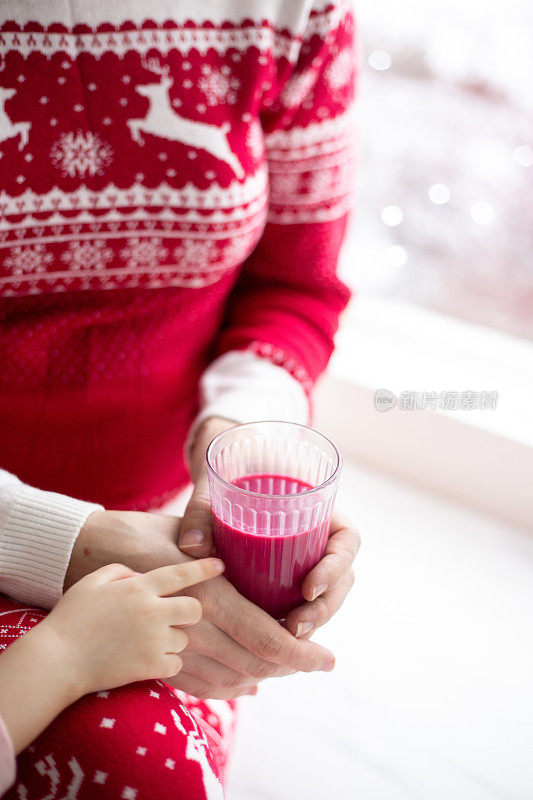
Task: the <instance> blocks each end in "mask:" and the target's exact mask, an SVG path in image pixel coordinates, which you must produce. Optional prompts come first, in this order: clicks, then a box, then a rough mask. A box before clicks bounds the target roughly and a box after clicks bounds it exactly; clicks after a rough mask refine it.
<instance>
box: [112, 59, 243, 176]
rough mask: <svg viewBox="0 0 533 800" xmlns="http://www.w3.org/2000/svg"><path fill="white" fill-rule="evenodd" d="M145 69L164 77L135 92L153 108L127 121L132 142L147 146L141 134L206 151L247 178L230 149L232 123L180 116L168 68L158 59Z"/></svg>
mask: <svg viewBox="0 0 533 800" xmlns="http://www.w3.org/2000/svg"><path fill="white" fill-rule="evenodd" d="M143 66H145V67H146V69H149V70H150V72H153V73H155V74H156V75H160V76H161V80H160V81H159V83H150V84H146V85H141V86H136V87H135V91H136V92H138V93H139V94H140V95H142V96H143V97H147V98H148V100H149V102H150V105H149V106H148V113H147V114H146V115H145V116H144V117H139V118H138V119H130V120H128V123H127V124H128V127H129V129H130V132H131V136H132V139H133V140H134V141H136V142H137V144H140V145H144V137H143V135H142V133H141V131H142V132H143V133H150V134H152V136H159V137H160V138H162V139H170V140H171V141H179V142H182V143H183V144H186V145H189V146H190V147H195V148H198V149H201V150H207V152H208V153H211V155H213V156H214V157H215V158H217V159H218V160H219V161H224V162H225V163H226V164H229V166H230V167H231V168H232V169H233V171H234V172H235V174H236V176H237V177H238V178H243V177H244V170H243V168H242V164H241V163H240V161H239V159H238V158H237V156H236V155H235V153H234V152H233V151H232V149H231V147H230V146H229V142H228V139H227V133H228V131H229V129H230V124H229V122H225V123H224V124H223V125H222V127H220V128H219V127H218V126H217V125H211V124H209V123H206V122H196V121H194V120H191V119H187V118H186V117H182V116H180V115H179V114H178V113H177V112H176V110H175V109H174V108H173V107H172V105H171V103H170V98H169V94H168V93H169V89H170V87H171V86H172V84H173V79H172V78H171V77H170V76H169V70H168V67H167V66H165V67H161V66H160V64H159V63H158V62H157V61H156V59H150V60H149V61H148V62H147V64H144V62H143Z"/></svg>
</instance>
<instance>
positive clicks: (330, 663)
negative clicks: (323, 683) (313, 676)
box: [320, 658, 335, 672]
mask: <svg viewBox="0 0 533 800" xmlns="http://www.w3.org/2000/svg"><path fill="white" fill-rule="evenodd" d="M334 667H335V659H334V658H329V659H328V660H327V661H325V662H324V663H323V664H322V666H321V667H320V669H321V670H322V672H331V670H332V669H334Z"/></svg>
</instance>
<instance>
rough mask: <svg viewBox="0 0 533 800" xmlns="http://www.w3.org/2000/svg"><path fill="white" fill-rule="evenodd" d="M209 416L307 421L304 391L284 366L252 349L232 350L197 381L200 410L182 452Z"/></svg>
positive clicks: (249, 419)
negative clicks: (198, 382) (262, 356)
mask: <svg viewBox="0 0 533 800" xmlns="http://www.w3.org/2000/svg"><path fill="white" fill-rule="evenodd" d="M209 417H223V418H224V419H228V420H231V421H232V422H236V423H242V422H257V421H259V420H284V421H286V422H299V423H301V424H303V425H306V424H308V422H309V401H308V399H307V395H306V394H305V391H304V389H303V387H302V385H301V383H299V381H297V380H296V378H293V377H292V375H291V374H290V373H289V372H287V370H286V369H284V368H283V367H280V366H277V365H276V364H272V362H271V361H268V360H267V359H266V358H261V357H260V356H258V355H256V354H255V353H253V352H252V351H251V350H232V351H230V352H229V353H225V354H224V355H222V356H220V357H219V358H217V359H216V360H215V361H213V362H212V364H210V365H209V367H208V368H207V369H206V370H205V372H204V374H203V375H202V378H201V380H200V411H199V413H198V415H197V417H196V419H195V420H194V422H193V424H192V426H191V428H190V431H189V435H188V437H187V442H186V444H185V453H186V456H187V457H188V453H189V448H190V444H191V443H192V442H193V440H194V434H195V432H196V430H197V429H198V426H199V425H200V424H201V423H202V422H204V420H206V419H208V418H209Z"/></svg>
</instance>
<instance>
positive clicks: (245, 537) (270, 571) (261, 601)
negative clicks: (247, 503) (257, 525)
mask: <svg viewBox="0 0 533 800" xmlns="http://www.w3.org/2000/svg"><path fill="white" fill-rule="evenodd" d="M232 484H233V485H234V486H237V487H239V488H241V489H246V490H247V491H248V492H251V493H253V494H256V493H259V494H261V495H269V496H272V495H277V496H281V495H285V496H286V495H297V494H300V493H305V492H306V491H307V490H309V489H312V488H313V487H312V486H311V484H309V483H306V482H304V481H303V480H300V479H298V478H291V477H287V476H284V475H274V474H255V475H246V476H243V477H241V478H237V479H236V480H234V481H232ZM268 502H269V498H268V497H265V498H264V507H265V509H266V508H267V504H268ZM258 504H259V505H258ZM254 509H255V513H259V514H260V512H261V498H257V497H256V498H255V499H254ZM248 527H249V526H248ZM242 528H246V525H245V524H244V523H242ZM213 529H214V538H215V546H216V550H217V554H218V555H219V556H220V558H222V560H223V561H224V563H225V565H226V572H225V575H226V577H227V578H228V580H229V581H230V582H231V583H232V584H233V585H234V586H235V588H236V589H237V590H238V591H239V592H240V593H241V594H242V595H244V596H245V597H247V598H248V600H251V601H252V602H253V603H255V604H256V605H258V606H260V607H261V608H263V609H264V610H265V611H267V612H268V613H269V614H271V615H272V616H273V617H275V618H276V619H281V618H283V617H285V616H286V614H287V613H288V612H289V611H290V610H291V609H293V608H296V607H297V606H299V605H300V604H301V603H303V602H305V601H304V598H303V596H302V581H303V579H304V578H305V576H306V575H307V573H308V572H309V571H310V570H311V569H312V568H313V567H314V566H315V565H316V564H317V563H318V562H319V561H320V559H321V558H322V556H323V554H324V550H325V549H326V543H327V539H328V533H329V518H323V519H320V521H319V523H318V525H316V527H311V528H308V529H307V530H305V529H304V530H301V531H298V532H295V533H291V532H287V531H283V530H282V531H278V532H276V529H275V524H274V526H273V528H272V529H271V530H270V531H267V532H255V531H253V530H245V529H241V528H240V527H239V522H238V521H235V520H234V521H233V523H232V524H231V525H230V524H229V523H228V522H225V521H223V520H222V519H220V517H219V516H218V515H217V514H216V512H215V511H213Z"/></svg>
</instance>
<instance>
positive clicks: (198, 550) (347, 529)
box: [178, 417, 361, 637]
mask: <svg viewBox="0 0 533 800" xmlns="http://www.w3.org/2000/svg"><path fill="white" fill-rule="evenodd" d="M234 424H235V423H233V422H229V421H228V420H225V419H221V418H218V417H212V418H210V419H208V420H206V421H205V422H204V423H203V425H202V426H201V427H200V429H199V430H198V432H197V434H196V438H195V440H194V443H193V446H192V448H191V453H190V461H191V477H192V480H193V482H194V491H193V493H192V496H191V499H190V501H189V504H188V506H187V509H186V511H185V514H184V517H183V522H182V525H181V534H180V537H179V541H178V544H179V547H180V549H181V550H183V551H184V552H185V553H188V554H190V555H193V556H195V557H196V558H200V557H203V556H206V555H209V554H210V553H212V552H213V534H212V526H211V504H210V500H209V487H208V482H207V471H206V467H205V452H206V449H207V447H208V445H209V443H210V442H211V440H212V439H213V437H215V436H216V435H217V434H219V433H222V431H224V430H226V429H227V428H230V427H232V425H234ZM360 543H361V539H360V536H359V533H358V531H357V530H356V529H355V528H354V527H353V526H352V525H351V524H350V523H349V522H348V521H347V520H345V519H343V518H342V517H341V516H340V515H339V514H335V515H334V516H333V519H332V521H331V527H330V536H329V540H328V545H327V548H326V552H325V554H324V557H323V559H322V560H321V561H320V562H319V563H318V564H317V565H316V567H315V568H314V569H312V570H311V572H309V574H308V575H307V576H306V578H305V580H304V582H303V586H302V593H303V597H304V599H305V600H306V601H307V602H306V603H303V604H302V605H301V606H299V607H298V608H295V609H294V610H293V611H291V612H290V613H289V614H288V616H287V620H286V623H285V624H286V627H287V629H288V630H289V631H291V633H293V634H294V636H298V637H303V636H305V637H309V636H311V635H312V634H313V632H314V631H315V630H316V628H319V627H320V626H321V625H324V623H326V622H327V621H328V620H329V619H330V618H331V617H332V616H333V614H335V612H336V611H338V609H339V608H340V607H341V605H342V604H343V602H344V600H345V598H346V595H347V594H348V592H349V591H350V589H351V587H352V585H353V581H354V578H353V572H352V562H353V560H354V558H355V556H356V555H357V551H358V550H359V545H360Z"/></svg>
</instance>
